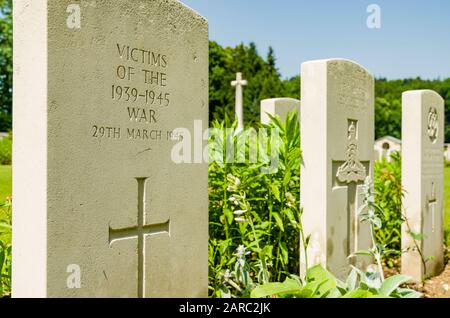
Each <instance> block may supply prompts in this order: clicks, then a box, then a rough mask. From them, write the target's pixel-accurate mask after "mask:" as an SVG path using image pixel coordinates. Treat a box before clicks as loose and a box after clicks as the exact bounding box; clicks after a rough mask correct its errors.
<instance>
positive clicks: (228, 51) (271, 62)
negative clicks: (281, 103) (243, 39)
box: [209, 41, 300, 124]
mask: <svg viewBox="0 0 450 318" xmlns="http://www.w3.org/2000/svg"><path fill="white" fill-rule="evenodd" d="M237 72H241V73H242V74H243V77H244V78H245V79H246V80H247V81H248V86H246V88H245V90H244V106H245V107H244V116H245V119H246V123H248V124H255V123H258V122H259V116H260V114H259V112H260V101H261V100H263V99H266V98H275V97H293V98H297V99H298V98H299V97H300V96H299V95H300V82H299V78H298V77H297V78H293V79H292V80H286V81H283V80H281V78H280V74H279V72H278V70H277V68H276V58H275V52H274V50H273V49H272V48H269V53H268V55H267V58H266V59H264V58H262V57H261V56H260V55H259V53H258V50H257V48H256V45H255V44H254V43H250V44H249V45H248V46H247V45H244V44H240V45H238V46H236V47H235V48H232V47H225V48H224V47H222V46H220V45H219V44H217V43H216V42H214V41H211V42H210V44H209V109H210V121H211V122H213V121H214V120H219V121H221V120H223V119H224V118H234V111H235V110H234V106H235V91H234V89H233V88H232V87H231V85H230V83H231V82H232V81H233V80H235V79H236V73H237ZM297 84H298V85H297Z"/></svg>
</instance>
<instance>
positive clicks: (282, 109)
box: [261, 98, 300, 124]
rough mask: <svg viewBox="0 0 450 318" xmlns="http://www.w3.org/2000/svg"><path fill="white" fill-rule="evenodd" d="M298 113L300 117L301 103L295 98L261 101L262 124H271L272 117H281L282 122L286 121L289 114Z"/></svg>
mask: <svg viewBox="0 0 450 318" xmlns="http://www.w3.org/2000/svg"><path fill="white" fill-rule="evenodd" d="M295 110H296V111H297V112H298V114H299V115H300V101H299V100H298V99H294V98H272V99H264V100H262V101H261V123H262V124H269V123H270V121H271V119H270V117H269V114H270V115H271V116H278V117H280V119H281V121H282V122H284V121H285V120H286V117H287V114H288V113H289V112H292V111H295Z"/></svg>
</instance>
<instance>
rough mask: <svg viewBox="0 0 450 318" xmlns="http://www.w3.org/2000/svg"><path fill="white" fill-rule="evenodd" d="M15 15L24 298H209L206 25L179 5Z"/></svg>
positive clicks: (67, 5)
mask: <svg viewBox="0 0 450 318" xmlns="http://www.w3.org/2000/svg"><path fill="white" fill-rule="evenodd" d="M77 3H79V4H73V1H72V0H59V1H44V0H42V1H36V0H16V1H15V2H14V9H15V10H14V163H13V164H14V172H13V174H14V176H13V178H14V185H13V195H14V208H13V209H14V211H13V219H14V229H13V246H14V252H13V264H14V265H13V289H12V290H13V296H14V297H93V296H96V297H206V296H207V288H208V193H207V185H208V168H207V164H180V165H177V164H175V163H174V162H173V161H172V160H171V150H172V148H173V146H174V145H175V144H176V143H178V139H177V136H175V135H173V134H172V132H173V131H174V130H175V129H176V128H182V127H185V128H186V129H189V130H190V131H193V127H194V120H201V121H202V122H203V123H204V124H203V125H204V127H205V128H206V127H207V125H206V123H207V121H208V26H207V21H206V20H205V19H203V18H202V17H200V16H199V15H198V14H197V13H195V12H194V11H192V10H191V9H189V8H187V7H186V6H184V5H183V4H181V3H180V2H178V1H174V0H166V1H147V0H115V1H100V0H92V1H81V2H80V1H78V2H77Z"/></svg>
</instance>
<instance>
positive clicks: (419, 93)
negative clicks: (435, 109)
mask: <svg viewBox="0 0 450 318" xmlns="http://www.w3.org/2000/svg"><path fill="white" fill-rule="evenodd" d="M425 94H431V95H435V96H436V97H439V98H440V99H441V100H442V101H444V98H442V96H441V95H440V94H439V93H437V92H436V91H433V90H432V89H415V90H409V91H404V92H403V93H402V95H403V96H414V95H416V96H423V95H425Z"/></svg>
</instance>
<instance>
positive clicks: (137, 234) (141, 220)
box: [109, 178, 170, 298]
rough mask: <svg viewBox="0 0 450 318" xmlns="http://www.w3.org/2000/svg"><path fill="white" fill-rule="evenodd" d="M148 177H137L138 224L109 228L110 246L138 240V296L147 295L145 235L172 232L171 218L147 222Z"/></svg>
mask: <svg viewBox="0 0 450 318" xmlns="http://www.w3.org/2000/svg"><path fill="white" fill-rule="evenodd" d="M147 179H148V178H136V180H137V183H138V206H137V210H138V218H137V222H138V224H137V226H134V227H129V228H123V229H112V228H111V227H110V228H109V244H110V246H111V245H112V244H113V243H114V242H115V241H118V240H126V239H136V238H137V241H138V246H137V253H138V297H139V298H143V297H145V292H144V291H145V268H144V267H145V266H144V265H145V237H146V236H147V235H158V234H170V219H169V220H167V222H165V223H159V224H145V217H144V203H145V188H146V186H145V185H146V181H147Z"/></svg>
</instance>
